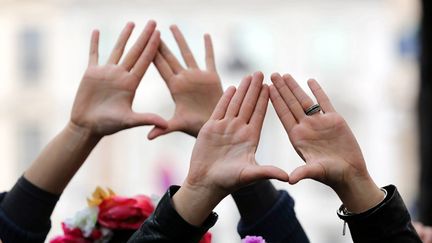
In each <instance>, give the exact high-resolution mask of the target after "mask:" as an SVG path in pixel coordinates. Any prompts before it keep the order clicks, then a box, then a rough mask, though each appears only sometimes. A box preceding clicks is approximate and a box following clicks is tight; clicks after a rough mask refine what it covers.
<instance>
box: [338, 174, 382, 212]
mask: <svg viewBox="0 0 432 243" xmlns="http://www.w3.org/2000/svg"><path fill="white" fill-rule="evenodd" d="M333 189H334V190H335V192H336V193H337V194H338V196H339V198H340V199H341V201H342V203H343V205H344V206H345V207H346V208H347V210H348V211H350V212H352V213H363V212H365V211H367V210H369V209H371V208H373V207H375V206H376V205H378V204H379V203H381V202H382V201H383V200H384V196H385V195H384V192H383V191H381V190H380V189H379V187H378V186H377V185H376V184H375V182H374V181H373V180H372V178H371V177H370V176H369V175H367V176H365V177H362V178H360V179H354V178H352V179H351V178H350V181H349V182H347V183H344V184H343V185H341V186H340V187H334V188H333Z"/></svg>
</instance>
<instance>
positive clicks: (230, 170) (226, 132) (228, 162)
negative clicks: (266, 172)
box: [192, 120, 259, 190]
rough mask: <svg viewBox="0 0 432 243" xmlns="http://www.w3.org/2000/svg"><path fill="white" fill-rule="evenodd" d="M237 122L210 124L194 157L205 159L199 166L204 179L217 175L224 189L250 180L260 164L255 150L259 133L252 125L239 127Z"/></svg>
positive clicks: (199, 137)
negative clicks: (251, 170)
mask: <svg viewBox="0 0 432 243" xmlns="http://www.w3.org/2000/svg"><path fill="white" fill-rule="evenodd" d="M235 123H236V122H235V121H234V122H231V123H230V121H228V120H225V121H221V122H214V121H209V122H208V123H206V125H204V127H203V128H202V130H201V132H200V133H199V136H198V140H199V141H200V142H199V143H197V144H196V146H195V148H194V152H193V154H192V158H194V160H196V161H202V162H201V163H202V164H200V165H199V167H197V168H196V169H197V170H201V172H197V174H198V175H199V176H200V177H201V178H206V177H209V178H214V180H215V181H216V182H217V184H216V186H218V187H220V188H223V189H224V190H228V189H229V188H232V187H233V185H245V184H248V183H250V182H251V180H252V178H251V174H249V171H250V169H253V168H255V167H256V166H258V165H257V162H256V160H255V150H256V147H257V145H258V140H257V137H259V134H256V131H254V129H253V128H252V127H239V126H238V125H239V124H238V123H237V124H235ZM206 158H216V161H215V162H213V163H209V164H205V163H206V161H207V159H206ZM203 165H204V166H203ZM202 166H203V167H202Z"/></svg>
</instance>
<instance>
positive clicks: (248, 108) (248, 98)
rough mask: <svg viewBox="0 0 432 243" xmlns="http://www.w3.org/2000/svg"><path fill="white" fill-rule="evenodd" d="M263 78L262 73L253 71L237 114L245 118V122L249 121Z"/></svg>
mask: <svg viewBox="0 0 432 243" xmlns="http://www.w3.org/2000/svg"><path fill="white" fill-rule="evenodd" d="M263 79H264V75H263V74H262V73H261V72H256V73H254V74H253V76H252V81H251V83H250V85H249V88H248V90H247V93H246V95H245V97H244V99H243V101H241V107H240V111H239V115H238V116H239V117H241V118H243V119H245V120H246V121H247V122H249V120H250V118H251V116H252V113H253V111H254V110H255V106H256V104H257V101H258V98H259V96H260V92H261V88H262V86H263V85H262V83H263Z"/></svg>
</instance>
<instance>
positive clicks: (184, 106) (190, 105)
mask: <svg viewBox="0 0 432 243" xmlns="http://www.w3.org/2000/svg"><path fill="white" fill-rule="evenodd" d="M171 31H172V32H173V35H174V37H175V39H176V41H177V44H178V46H179V48H180V52H181V54H182V56H183V59H184V61H185V63H186V65H187V67H186V68H184V67H183V66H182V65H181V64H180V62H179V61H178V60H177V58H176V57H175V56H174V55H173V54H172V53H171V51H170V50H169V48H168V47H167V46H166V45H165V44H164V43H163V42H162V43H161V45H160V47H159V53H158V54H157V55H156V58H155V60H154V63H155V65H156V68H157V69H158V71H159V73H160V74H161V76H162V78H163V79H164V81H165V82H166V84H167V86H168V89H169V91H170V93H171V96H172V98H173V100H174V102H175V105H176V108H175V112H174V115H173V117H172V118H171V119H170V120H169V121H168V128H166V129H160V128H154V129H153V130H152V131H150V133H149V134H148V137H149V138H150V139H153V138H156V137H158V136H161V135H164V134H167V133H170V132H174V131H181V132H185V133H187V134H189V135H191V136H194V137H196V136H197V135H198V132H199V130H200V129H201V127H202V126H203V125H204V123H205V122H206V121H207V120H208V119H209V117H210V115H211V114H212V112H213V109H214V107H215V106H216V104H217V102H218V100H219V98H220V97H221V96H222V85H221V81H220V79H219V76H218V74H217V72H216V66H215V62H214V54H213V46H212V43H211V39H210V36H209V35H205V36H204V40H205V49H206V64H207V68H206V69H205V70H202V69H200V68H199V67H198V65H197V63H196V61H195V59H194V57H193V54H192V52H191V51H190V49H189V47H188V45H187V43H186V40H185V39H184V37H183V35H182V33H181V32H180V30H179V29H178V28H177V26H172V27H171Z"/></svg>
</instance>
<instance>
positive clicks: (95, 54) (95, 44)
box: [88, 30, 99, 66]
mask: <svg viewBox="0 0 432 243" xmlns="http://www.w3.org/2000/svg"><path fill="white" fill-rule="evenodd" d="M98 60H99V30H93V32H92V35H91V40H90V51H89V63H88V65H89V66H97V65H98Z"/></svg>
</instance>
